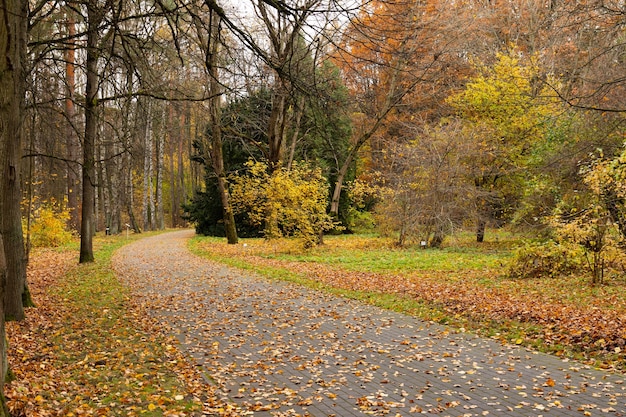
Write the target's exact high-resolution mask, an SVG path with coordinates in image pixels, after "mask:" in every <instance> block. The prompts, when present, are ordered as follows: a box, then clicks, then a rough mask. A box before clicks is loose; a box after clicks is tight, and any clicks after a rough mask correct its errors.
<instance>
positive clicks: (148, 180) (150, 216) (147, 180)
mask: <svg viewBox="0 0 626 417" xmlns="http://www.w3.org/2000/svg"><path fill="white" fill-rule="evenodd" d="M151 109H152V102H151V101H150V100H148V103H147V106H146V112H145V117H146V120H145V123H146V130H145V132H144V133H145V136H144V159H143V175H144V177H143V204H142V208H143V209H142V212H143V229H144V230H154V193H153V190H152V168H153V165H152V111H151Z"/></svg>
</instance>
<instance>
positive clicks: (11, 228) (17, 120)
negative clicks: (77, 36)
mask: <svg viewBox="0 0 626 417" xmlns="http://www.w3.org/2000/svg"><path fill="white" fill-rule="evenodd" d="M26 5H27V2H22V1H3V2H2V11H0V16H2V17H3V20H2V22H3V24H2V27H3V30H2V33H1V35H2V39H0V41H1V42H2V44H3V45H2V46H3V48H1V49H0V50H2V51H3V54H2V57H3V58H2V60H1V61H0V77H1V78H0V91H2V94H0V97H1V99H0V100H1V101H0V112H2V115H1V116H0V117H1V119H0V139H1V140H2V145H1V146H2V147H3V148H4V149H3V150H2V155H1V156H2V159H1V160H0V171H1V172H2V173H1V176H0V200H1V201H0V213H2V214H1V215H2V218H1V219H0V233H1V234H2V239H3V243H4V256H5V262H6V282H5V284H4V285H5V288H4V291H3V294H4V296H3V299H4V314H3V319H4V317H5V316H6V318H7V319H9V320H22V319H23V318H24V301H26V300H25V299H24V297H25V295H27V294H28V292H27V291H25V289H26V261H27V259H26V251H25V249H24V235H23V232H22V213H21V208H20V203H21V200H22V192H21V182H20V174H21V173H20V150H21V149H22V126H21V124H22V112H23V109H24V97H25V85H24V76H25V69H24V62H25V59H26V55H25V54H26V16H27V13H26ZM5 13H6V14H5ZM5 23H8V25H5ZM0 338H4V333H2V334H0Z"/></svg>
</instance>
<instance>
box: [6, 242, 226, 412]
mask: <svg viewBox="0 0 626 417" xmlns="http://www.w3.org/2000/svg"><path fill="white" fill-rule="evenodd" d="M75 258H76V257H75V254H74V253H68V252H58V251H47V250H44V251H38V252H37V253H35V254H34V255H33V256H32V257H31V262H30V265H29V269H28V280H29V288H30V290H31V292H32V295H33V299H34V301H35V303H36V305H37V308H32V309H29V310H28V311H27V318H26V319H25V320H24V321H22V322H12V323H8V324H7V335H8V338H9V363H10V364H11V367H12V371H13V373H14V374H15V380H14V381H12V382H11V383H9V384H7V386H6V387H5V393H6V396H7V403H8V406H9V409H10V410H11V412H12V415H14V416H28V417H37V416H59V415H63V416H79V415H102V416H104V415H127V416H133V415H142V416H192V415H193V416H195V415H197V416H200V415H214V414H217V413H222V414H223V415H234V414H232V413H230V412H229V408H230V406H228V405H225V404H222V403H220V402H218V401H217V400H216V398H215V396H214V395H213V388H212V387H211V386H210V385H208V384H207V383H206V382H205V381H204V380H203V379H202V376H201V375H200V374H199V373H198V371H197V370H196V369H195V368H194V367H193V366H191V365H190V364H189V362H188V361H187V359H186V358H185V357H183V355H182V354H181V353H180V351H179V350H178V349H177V348H176V347H175V342H174V341H173V340H171V339H169V338H168V336H167V335H166V334H164V333H163V332H162V329H161V328H160V326H159V325H158V323H155V322H153V321H151V320H150V319H149V318H148V317H147V315H146V314H145V312H144V311H141V309H140V306H133V307H131V306H129V303H128V301H129V300H128V299H127V298H126V297H125V296H123V295H120V294H117V295H116V296H114V297H112V298H111V300H112V301H110V303H111V305H109V306H106V307H102V306H101V305H99V304H101V303H102V302H105V303H106V302H109V300H108V299H106V298H105V299H104V300H103V299H100V298H99V297H100V296H105V295H106V294H103V292H105V290H104V289H103V288H108V290H109V291H118V292H121V293H123V289H121V287H119V288H117V287H116V286H115V285H118V284H116V279H115V278H114V277H110V276H109V277H108V279H111V280H112V281H111V282H110V283H109V284H107V285H110V286H107V285H105V284H103V282H104V281H106V279H102V278H100V281H99V282H98V284H97V285H101V287H100V288H99V289H96V288H94V291H93V293H92V294H89V296H85V294H82V293H81V294H82V295H80V296H78V297H76V298H74V297H73V295H72V294H71V292H72V291H77V292H79V293H80V291H81V288H80V286H76V285H74V283H72V281H71V280H72V279H71V278H70V279H69V281H68V278H67V277H66V275H65V274H66V272H68V271H70V270H72V268H77V270H78V269H80V268H82V266H80V267H79V266H76V265H77V262H76V259H75ZM72 273H73V272H70V275H71V274H72ZM74 279H77V278H74ZM80 279H81V280H82V279H85V277H81V278H80ZM87 279H88V278H87ZM86 285H87V286H88V287H94V286H95V285H92V284H89V283H87V284H86ZM87 293H89V291H87ZM118 296H119V297H118ZM84 297H87V298H84ZM116 303H117V304H116Z"/></svg>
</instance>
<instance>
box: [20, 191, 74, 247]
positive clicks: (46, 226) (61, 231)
mask: <svg viewBox="0 0 626 417" xmlns="http://www.w3.org/2000/svg"><path fill="white" fill-rule="evenodd" d="M69 217H70V214H69V211H68V210H67V209H62V208H61V207H59V205H58V204H57V203H56V202H54V201H51V202H47V203H45V204H43V205H42V206H40V207H39V208H38V209H37V210H35V212H34V213H33V221H32V222H31V225H30V243H31V245H32V246H33V247H58V246H62V245H65V244H67V243H69V242H70V241H71V240H72V237H73V236H72V233H71V232H70V231H69V230H68V229H67V221H68V220H69ZM24 230H26V228H24Z"/></svg>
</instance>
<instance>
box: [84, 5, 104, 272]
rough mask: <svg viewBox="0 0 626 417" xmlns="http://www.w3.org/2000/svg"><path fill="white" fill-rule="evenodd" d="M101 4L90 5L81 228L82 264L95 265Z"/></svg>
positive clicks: (88, 8) (88, 9)
mask: <svg viewBox="0 0 626 417" xmlns="http://www.w3.org/2000/svg"><path fill="white" fill-rule="evenodd" d="M97 8H98V2H97V0H90V1H89V3H88V4H87V19H88V21H87V61H86V63H85V66H86V72H87V84H86V86H85V136H84V140H83V206H82V213H81V214H82V216H81V225H80V258H79V262H80V263H85V262H93V261H94V256H93V232H94V230H95V227H94V226H95V225H94V207H95V199H96V188H95V185H96V184H95V177H96V163H95V158H94V151H95V148H94V145H95V143H96V136H97V120H96V110H97V106H98V38H99V35H98V30H99V26H100V22H101V20H102V15H101V12H100V11H99V10H98V9H97Z"/></svg>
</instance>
